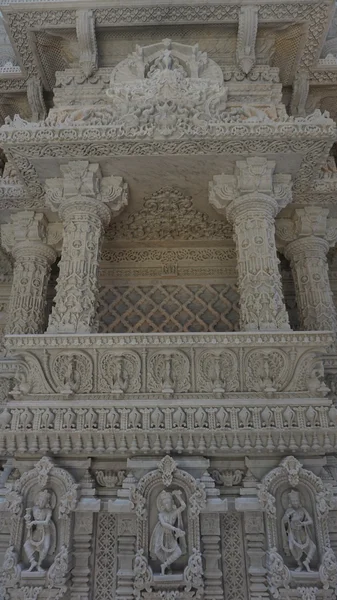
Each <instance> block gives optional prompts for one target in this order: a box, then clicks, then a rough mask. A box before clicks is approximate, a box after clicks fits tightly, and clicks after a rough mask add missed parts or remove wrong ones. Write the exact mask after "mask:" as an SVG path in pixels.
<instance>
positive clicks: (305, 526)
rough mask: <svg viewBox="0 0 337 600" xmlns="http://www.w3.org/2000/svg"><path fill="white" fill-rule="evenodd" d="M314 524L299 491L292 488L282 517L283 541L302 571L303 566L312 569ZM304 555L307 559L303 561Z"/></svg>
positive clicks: (314, 548)
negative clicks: (303, 504) (311, 529)
mask: <svg viewBox="0 0 337 600" xmlns="http://www.w3.org/2000/svg"><path fill="white" fill-rule="evenodd" d="M312 524H313V521H312V518H311V517H310V515H309V513H308V511H307V510H306V509H305V508H304V507H303V506H302V504H301V500H300V494H299V492H298V491H296V490H292V491H291V492H290V493H289V494H288V508H287V510H286V511H285V513H284V516H283V519H282V541H283V550H284V553H285V555H286V556H290V555H292V556H293V558H294V559H295V561H296V562H297V565H298V566H297V568H296V571H302V569H303V566H304V567H305V568H306V570H307V571H311V569H310V563H311V561H312V559H313V557H314V554H315V552H316V545H315V543H314V542H313V540H312V538H311V532H310V525H312ZM303 556H305V560H303V561H302V558H303Z"/></svg>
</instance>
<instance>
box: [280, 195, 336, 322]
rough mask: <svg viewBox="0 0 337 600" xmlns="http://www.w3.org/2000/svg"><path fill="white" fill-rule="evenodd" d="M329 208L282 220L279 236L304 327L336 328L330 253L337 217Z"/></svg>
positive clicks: (303, 211) (300, 212)
mask: <svg viewBox="0 0 337 600" xmlns="http://www.w3.org/2000/svg"><path fill="white" fill-rule="evenodd" d="M327 217H328V209H323V208H319V207H305V208H303V209H296V210H295V211H294V215H293V217H292V219H280V221H279V222H278V223H277V233H278V237H279V239H280V240H281V244H283V251H284V254H285V256H286V258H288V259H289V261H290V266H291V269H292V274H293V279H294V284H295V293H296V301H297V306H298V312H299V320H300V326H301V329H305V330H309V331H315V330H335V329H336V326H337V318H336V309H335V305H334V302H333V295H332V291H331V287H330V281H329V270H328V261H327V254H328V251H329V248H330V246H331V245H332V244H333V243H334V242H335V240H336V238H337V220H336V219H328V218H327Z"/></svg>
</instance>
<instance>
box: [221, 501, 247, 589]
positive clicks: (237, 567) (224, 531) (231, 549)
mask: <svg viewBox="0 0 337 600" xmlns="http://www.w3.org/2000/svg"><path fill="white" fill-rule="evenodd" d="M221 550H222V552H221V554H222V565H223V578H224V590H225V600H248V592H247V582H246V575H245V573H246V568H245V565H244V562H245V559H244V556H245V551H244V545H243V530H242V517H241V515H239V514H237V513H234V512H231V513H227V514H225V515H223V516H222V518H221Z"/></svg>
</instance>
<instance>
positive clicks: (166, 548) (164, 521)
mask: <svg viewBox="0 0 337 600" xmlns="http://www.w3.org/2000/svg"><path fill="white" fill-rule="evenodd" d="M181 494H182V493H181V491H180V490H174V491H173V492H167V491H165V490H163V491H162V492H161V493H160V494H159V496H158V498H157V508H158V523H157V524H156V526H155V528H154V530H153V533H152V536H151V541H150V554H151V557H152V558H153V559H158V560H159V561H160V562H161V573H162V575H164V574H165V570H166V569H167V567H168V566H169V565H171V564H172V563H174V562H175V561H176V560H178V558H179V557H180V556H182V555H183V554H185V553H186V540H185V535H186V534H185V531H184V530H183V529H182V527H183V522H182V513H183V511H184V510H185V508H186V504H185V502H184V501H183V499H182V497H181ZM174 498H176V499H177V501H178V502H179V506H176V504H175V502H174ZM176 524H177V526H175V525H176Z"/></svg>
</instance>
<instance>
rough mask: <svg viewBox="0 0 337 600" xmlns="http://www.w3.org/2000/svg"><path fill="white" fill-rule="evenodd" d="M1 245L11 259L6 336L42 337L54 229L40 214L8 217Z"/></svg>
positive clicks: (57, 232) (53, 254) (55, 237)
mask: <svg viewBox="0 0 337 600" xmlns="http://www.w3.org/2000/svg"><path fill="white" fill-rule="evenodd" d="M1 234H2V235H1V237H2V245H3V246H4V248H5V249H6V250H7V251H8V252H11V253H12V255H13V257H14V269H13V282H12V289H11V296H10V301H9V307H8V319H7V325H6V333H12V334H15V333H16V334H32V333H43V331H44V328H45V308H46V302H47V286H48V281H49V275H50V268H51V265H52V263H53V262H54V261H55V260H56V251H55V249H54V247H53V246H55V245H56V244H57V243H58V242H59V241H60V238H61V231H60V229H59V228H58V226H57V225H48V222H47V219H46V218H45V216H44V214H43V213H35V212H33V211H32V212H31V211H25V212H20V213H17V214H14V215H12V222H11V223H10V224H8V225H2V227H1Z"/></svg>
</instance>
